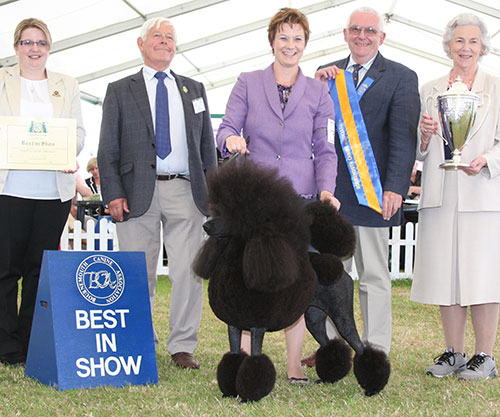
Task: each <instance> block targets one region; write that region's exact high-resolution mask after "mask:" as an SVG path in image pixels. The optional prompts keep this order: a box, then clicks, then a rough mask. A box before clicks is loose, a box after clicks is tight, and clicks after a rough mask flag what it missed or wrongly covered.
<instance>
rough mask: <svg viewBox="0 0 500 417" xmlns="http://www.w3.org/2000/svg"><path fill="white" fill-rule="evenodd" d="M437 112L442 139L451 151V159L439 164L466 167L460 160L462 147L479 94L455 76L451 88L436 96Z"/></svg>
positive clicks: (473, 118) (474, 112) (476, 107)
mask: <svg viewBox="0 0 500 417" xmlns="http://www.w3.org/2000/svg"><path fill="white" fill-rule="evenodd" d="M437 100H438V112H439V119H440V122H441V130H442V132H443V136H442V139H443V140H444V141H445V143H446V145H447V146H448V148H449V149H450V151H451V154H452V159H448V160H446V161H444V162H443V163H442V164H441V165H439V167H440V168H442V169H454V170H457V169H459V168H462V167H468V166H469V164H464V163H462V162H461V154H462V149H463V147H464V146H465V145H467V143H469V141H470V130H471V127H472V125H473V123H474V120H475V119H476V114H477V109H478V107H479V101H480V99H479V96H478V95H476V94H474V93H472V92H470V91H469V89H468V88H467V86H466V85H465V84H464V83H463V82H462V81H461V80H460V78H457V81H455V82H454V83H453V84H452V86H451V88H450V89H449V90H448V91H446V92H445V93H442V94H440V95H439V96H438V97H437Z"/></svg>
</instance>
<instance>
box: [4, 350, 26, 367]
mask: <svg viewBox="0 0 500 417" xmlns="http://www.w3.org/2000/svg"><path fill="white" fill-rule="evenodd" d="M0 362H1V363H3V364H5V365H10V366H25V365H26V355H24V354H22V353H20V352H11V353H7V354H5V355H2V356H0Z"/></svg>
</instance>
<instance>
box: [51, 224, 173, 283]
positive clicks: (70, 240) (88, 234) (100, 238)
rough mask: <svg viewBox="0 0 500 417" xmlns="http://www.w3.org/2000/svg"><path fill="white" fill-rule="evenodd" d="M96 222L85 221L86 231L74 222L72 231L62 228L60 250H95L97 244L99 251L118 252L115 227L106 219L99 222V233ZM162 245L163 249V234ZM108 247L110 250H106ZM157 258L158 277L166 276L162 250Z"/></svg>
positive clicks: (166, 270) (166, 268) (166, 269)
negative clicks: (97, 243) (96, 229)
mask: <svg viewBox="0 0 500 417" xmlns="http://www.w3.org/2000/svg"><path fill="white" fill-rule="evenodd" d="M95 226H96V222H95V221H94V220H92V219H90V220H88V221H87V230H83V228H82V223H81V222H80V221H79V220H75V222H74V226H73V231H72V232H70V230H69V228H68V226H67V225H66V227H65V228H64V231H63V234H62V235H61V242H60V246H61V250H88V251H93V250H96V242H99V250H100V251H110V250H113V251H118V250H120V245H119V243H118V236H117V234H116V226H115V224H114V223H113V222H108V220H107V219H104V218H103V219H101V220H99V231H98V232H96V231H95ZM161 236H162V238H161V239H162V242H161V243H162V245H161V247H162V248H163V234H161ZM108 243H109V244H110V245H109V246H111V247H112V249H108ZM160 255H161V256H159V258H158V267H157V269H156V271H157V273H158V275H168V266H165V265H164V259H163V250H162V251H161V253H160Z"/></svg>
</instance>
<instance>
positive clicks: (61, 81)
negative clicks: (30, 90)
mask: <svg viewBox="0 0 500 417" xmlns="http://www.w3.org/2000/svg"><path fill="white" fill-rule="evenodd" d="M47 78H48V81H49V94H50V99H51V102H52V105H53V107H54V117H63V118H74V119H76V120H77V122H76V124H77V154H78V153H80V151H81V149H82V148H83V140H84V137H85V130H84V129H83V123H82V112H81V108H80V90H79V88H78V83H77V82H76V80H75V79H73V78H71V77H68V76H67V75H63V74H58V73H55V72H51V71H47ZM20 91H21V80H20V70H19V65H15V66H13V67H8V68H0V115H1V116H19V111H20V94H21V92H20ZM8 173H9V171H8V170H6V169H0V192H2V190H3V188H4V186H5V181H6V179H7V174H8ZM56 180H57V188H58V191H59V196H60V198H61V201H67V200H70V199H71V198H73V196H74V195H75V178H74V175H73V174H67V173H63V172H60V171H58V172H57V173H56Z"/></svg>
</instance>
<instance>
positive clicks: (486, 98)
mask: <svg viewBox="0 0 500 417" xmlns="http://www.w3.org/2000/svg"><path fill="white" fill-rule="evenodd" d="M486 104H487V107H486V111H485V112H484V116H483V120H481V123H479V124H478V126H477V128H476V129H475V130H474V132H472V133H471V134H470V135H469V137H472V136H474V135H475V134H476V133H477V132H478V131H479V129H481V127H482V126H483V123H484V121H485V120H486V116H488V109H489V107H490V104H491V97H490V95H489V94H485V95H484V96H483V99H482V100H481V103H479V106H478V108H479V107H482V106H484V105H486ZM464 146H465V144H464Z"/></svg>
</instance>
